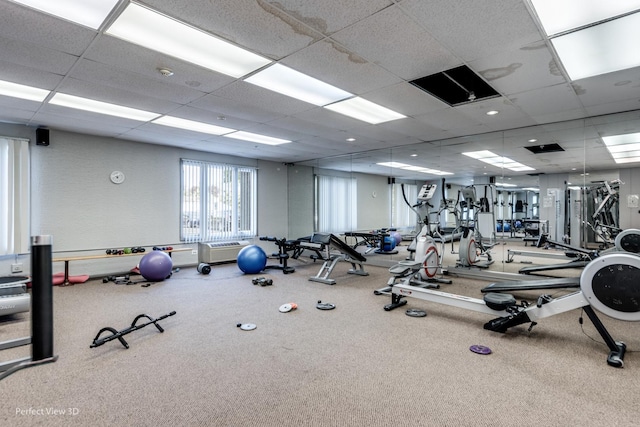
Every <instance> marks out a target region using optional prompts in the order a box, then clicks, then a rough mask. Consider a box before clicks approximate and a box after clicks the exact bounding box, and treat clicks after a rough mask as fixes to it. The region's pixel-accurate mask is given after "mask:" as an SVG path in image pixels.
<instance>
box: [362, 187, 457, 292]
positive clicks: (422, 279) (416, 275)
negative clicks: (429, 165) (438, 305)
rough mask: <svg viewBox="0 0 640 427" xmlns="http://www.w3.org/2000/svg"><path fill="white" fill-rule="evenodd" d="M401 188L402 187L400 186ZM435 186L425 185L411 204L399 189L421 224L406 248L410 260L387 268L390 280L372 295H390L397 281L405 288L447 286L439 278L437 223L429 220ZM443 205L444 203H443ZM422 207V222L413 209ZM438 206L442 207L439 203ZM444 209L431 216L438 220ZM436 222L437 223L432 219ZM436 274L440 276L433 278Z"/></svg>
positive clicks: (439, 256) (448, 282) (441, 252)
mask: <svg viewBox="0 0 640 427" xmlns="http://www.w3.org/2000/svg"><path fill="white" fill-rule="evenodd" d="M401 185H402V184H401ZM437 187H438V186H437V185H436V184H425V185H423V186H422V188H421V189H420V192H419V193H418V203H417V204H416V205H411V204H410V203H409V202H408V201H407V198H406V195H405V193H404V186H403V187H402V196H403V197H404V201H405V202H406V203H407V205H408V206H409V208H410V209H411V210H412V211H414V212H415V213H416V215H418V221H419V223H422V228H421V229H420V232H419V233H418V235H417V236H416V237H415V239H414V241H413V242H412V243H411V245H410V247H411V246H413V247H415V255H414V257H413V258H414V259H413V260H411V259H409V260H405V261H400V262H399V263H398V264H396V265H394V266H392V267H391V268H389V273H391V277H390V278H389V280H388V282H387V286H386V287H384V288H381V289H377V290H375V291H373V293H374V294H376V295H381V294H388V293H390V292H391V289H392V288H393V286H394V285H395V284H396V283H398V282H400V283H402V284H405V285H411V286H417V287H422V288H436V289H438V288H439V287H440V285H439V284H440V283H444V284H451V280H449V279H444V278H442V277H441V276H442V274H443V271H442V256H443V254H444V244H445V239H444V237H443V236H442V235H441V234H440V232H439V231H438V224H437V222H435V224H434V223H433V222H432V221H431V215H433V213H432V212H431V208H433V205H431V203H429V201H430V200H431V199H432V198H433V196H434V194H435V192H436V189H437ZM443 202H444V200H443ZM423 205H424V206H426V208H427V212H426V214H425V217H424V220H423V219H422V217H421V215H420V213H419V212H418V211H417V209H416V207H420V206H423ZM441 205H442V204H441ZM443 209H446V203H445V204H444V207H443V208H441V209H440V210H438V212H437V213H436V214H435V215H436V218H439V217H440V213H441V212H442V211H443ZM436 221H437V220H436ZM438 243H440V245H441V247H442V250H441V251H438V246H437V245H438ZM438 275H440V277H437V276H438Z"/></svg>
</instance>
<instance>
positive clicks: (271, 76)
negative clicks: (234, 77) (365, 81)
mask: <svg viewBox="0 0 640 427" xmlns="http://www.w3.org/2000/svg"><path fill="white" fill-rule="evenodd" d="M245 81H246V82H249V83H252V84H254V85H257V86H260V87H263V88H265V89H269V90H272V91H274V92H278V93H281V94H283V95H287V96H290V97H292V98H296V99H299V100H301V101H305V102H308V103H310V104H313V105H317V106H323V105H327V104H330V103H332V102H336V101H340V100H341V99H346V98H350V97H352V96H353V94H351V93H349V92H345V91H344V90H342V89H338V88H337V87H335V86H331V85H330V84H327V83H324V82H322V81H320V80H318V79H315V78H313V77H310V76H307V75H306V74H303V73H301V72H299V71H296V70H293V69H291V68H289V67H286V66H284V65H281V64H274V65H272V66H271V67H269V68H266V69H264V70H262V71H260V72H258V73H256V74H254V75H252V76H250V77H248V78H246V79H245Z"/></svg>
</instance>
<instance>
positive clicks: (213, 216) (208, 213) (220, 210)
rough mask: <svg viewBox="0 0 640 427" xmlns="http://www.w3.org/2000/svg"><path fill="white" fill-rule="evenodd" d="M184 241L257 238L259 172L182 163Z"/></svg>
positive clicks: (223, 165) (190, 161) (196, 163)
mask: <svg viewBox="0 0 640 427" xmlns="http://www.w3.org/2000/svg"><path fill="white" fill-rule="evenodd" d="M181 163H182V174H181V176H182V178H181V179H182V185H181V188H182V194H181V206H182V207H181V213H182V220H181V221H182V224H181V230H182V232H181V238H182V240H184V241H185V242H187V243H192V242H210V241H223V240H232V239H238V238H243V237H250V236H255V235H256V223H257V221H256V212H257V210H256V204H257V193H256V183H257V181H256V175H257V172H256V169H255V168H251V167H246V166H233V165H225V164H217V163H210V162H203V161H197V160H187V159H182V162H181Z"/></svg>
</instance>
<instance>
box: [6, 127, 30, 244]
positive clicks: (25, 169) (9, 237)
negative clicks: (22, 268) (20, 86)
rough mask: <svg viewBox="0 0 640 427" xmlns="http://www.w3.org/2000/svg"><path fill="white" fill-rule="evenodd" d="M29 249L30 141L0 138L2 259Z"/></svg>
mask: <svg viewBox="0 0 640 427" xmlns="http://www.w3.org/2000/svg"><path fill="white" fill-rule="evenodd" d="M28 250H29V141H28V140H25V139H15V138H6V137H0V256H2V255H12V254H20V253H26V252H28Z"/></svg>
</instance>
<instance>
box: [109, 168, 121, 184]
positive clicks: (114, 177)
mask: <svg viewBox="0 0 640 427" xmlns="http://www.w3.org/2000/svg"><path fill="white" fill-rule="evenodd" d="M109 179H111V182H113V183H114V184H122V183H123V182H124V173H122V172H120V171H113V172H111V176H110V177H109Z"/></svg>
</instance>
